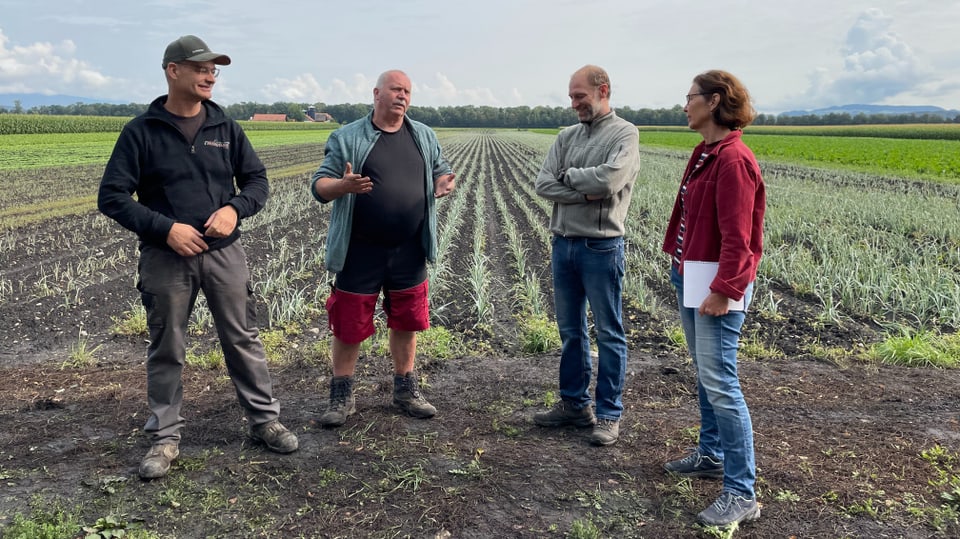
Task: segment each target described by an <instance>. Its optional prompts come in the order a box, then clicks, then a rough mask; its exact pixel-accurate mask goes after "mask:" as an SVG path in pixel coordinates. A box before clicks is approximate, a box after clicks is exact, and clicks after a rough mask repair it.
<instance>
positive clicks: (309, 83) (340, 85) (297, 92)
mask: <svg viewBox="0 0 960 539" xmlns="http://www.w3.org/2000/svg"><path fill="white" fill-rule="evenodd" d="M374 85H375V80H373V79H370V78H368V77H367V76H366V75H363V74H362V73H357V74H355V75H354V76H353V81H352V82H346V81H344V80H342V79H333V80H332V81H330V83H329V84H327V85H326V86H324V85H323V84H321V83H320V82H319V81H317V79H316V77H314V76H313V74H311V73H304V74H302V75H298V76H296V77H294V78H292V79H283V78H279V79H274V81H273V82H271V83H270V84H267V85H266V86H264V87H263V89H262V90H261V92H260V93H261V95H262V96H263V97H264V99H266V100H267V102H275V101H292V102H295V103H319V102H323V103H372V102H373V86H374Z"/></svg>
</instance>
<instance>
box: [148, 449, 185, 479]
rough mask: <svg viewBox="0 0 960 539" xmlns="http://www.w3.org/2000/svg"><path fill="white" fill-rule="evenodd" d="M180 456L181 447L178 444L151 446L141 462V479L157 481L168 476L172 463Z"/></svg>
mask: <svg viewBox="0 0 960 539" xmlns="http://www.w3.org/2000/svg"><path fill="white" fill-rule="evenodd" d="M179 456H180V446H179V445H178V443H177V442H161V443H156V444H153V445H152V446H150V450H149V451H147V454H146V456H144V457H143V460H142V461H140V478H141V479H157V478H158V477H163V476H165V475H167V472H169V471H170V463H171V462H173V461H175V460H177V457H179Z"/></svg>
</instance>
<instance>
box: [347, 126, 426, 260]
mask: <svg viewBox="0 0 960 539" xmlns="http://www.w3.org/2000/svg"><path fill="white" fill-rule="evenodd" d="M374 127H375V128H376V126H374ZM360 173H361V174H363V175H364V176H369V177H370V180H371V181H373V189H372V190H371V191H370V192H369V193H365V194H362V195H357V200H356V204H355V205H354V208H353V233H352V239H353V240H355V241H362V242H365V243H373V244H377V245H384V246H388V247H396V246H398V245H401V244H403V243H404V242H406V241H408V240H410V239H411V238H413V237H414V236H415V235H417V234H419V233H420V231H421V228H422V227H423V222H424V220H425V218H426V211H427V199H426V189H425V188H424V183H423V181H424V180H423V178H424V175H425V170H424V163H423V157H422V156H421V155H420V150H419V149H417V144H416V142H414V140H413V135H412V134H411V133H410V130H409V129H407V125H406V124H403V126H402V127H401V128H400V129H399V130H398V131H396V132H394V133H387V132H386V131H382V130H381V131H380V138H379V139H377V142H376V144H374V146H373V149H372V150H370V155H368V156H367V160H366V161H365V162H364V163H363V170H361V171H360Z"/></svg>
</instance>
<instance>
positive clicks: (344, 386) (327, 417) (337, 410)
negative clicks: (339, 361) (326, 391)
mask: <svg viewBox="0 0 960 539" xmlns="http://www.w3.org/2000/svg"><path fill="white" fill-rule="evenodd" d="M356 411H357V406H356V403H355V402H354V399H353V376H334V377H333V378H331V379H330V404H328V405H327V411H326V412H324V413H323V415H322V416H320V419H319V420H318V421H319V423H320V424H321V425H323V426H324V427H339V426H340V425H343V424H344V423H346V422H347V417H348V416H351V415H353V414H354V412H356Z"/></svg>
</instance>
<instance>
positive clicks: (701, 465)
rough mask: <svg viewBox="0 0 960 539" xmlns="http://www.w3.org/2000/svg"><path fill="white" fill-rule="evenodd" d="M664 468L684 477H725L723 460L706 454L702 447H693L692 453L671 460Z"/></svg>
mask: <svg viewBox="0 0 960 539" xmlns="http://www.w3.org/2000/svg"><path fill="white" fill-rule="evenodd" d="M663 469H664V470H666V471H668V472H670V473H675V474H677V475H679V476H682V477H702V478H705V479H723V461H721V460H719V459H717V458H716V457H711V456H710V455H704V454H703V453H701V452H700V448H698V447H696V448H691V449H690V454H689V455H687V456H685V457H683V458H682V459H679V460H671V461H670V462H668V463H666V464H664V465H663Z"/></svg>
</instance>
